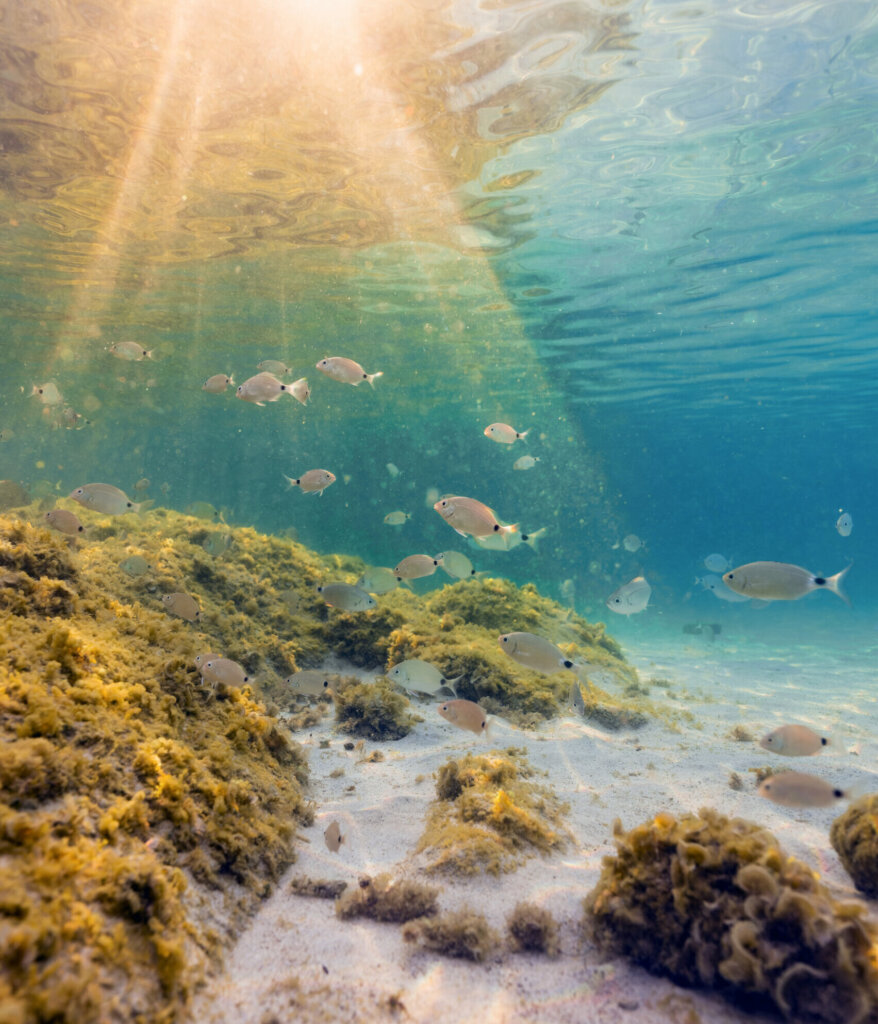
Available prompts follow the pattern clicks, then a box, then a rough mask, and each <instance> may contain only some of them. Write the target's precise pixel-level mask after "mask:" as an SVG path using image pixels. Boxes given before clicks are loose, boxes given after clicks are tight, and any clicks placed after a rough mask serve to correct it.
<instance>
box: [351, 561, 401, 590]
mask: <svg viewBox="0 0 878 1024" xmlns="http://www.w3.org/2000/svg"><path fill="white" fill-rule="evenodd" d="M357 586H358V587H360V589H361V590H365V591H367V592H368V593H370V594H389V593H390V591H391V590H396V588H397V587H398V586H399V580H398V579H397V578H396V576H394V574H393V569H386V568H384V566H371V567H370V568H368V569H367V570H366V571H365V572H364V573H363V575H362V576H361V577H360V578H359V579H358V580H357Z"/></svg>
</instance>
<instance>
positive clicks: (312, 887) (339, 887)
mask: <svg viewBox="0 0 878 1024" xmlns="http://www.w3.org/2000/svg"><path fill="white" fill-rule="evenodd" d="M347 887H348V884H347V882H342V881H341V880H340V879H336V878H333V879H326V878H309V877H308V876H307V875H296V877H295V878H293V879H292V881H291V882H290V892H294V893H295V894H296V895H297V896H314V897H316V898H317V899H321V900H336V899H338V897H339V896H341V894H342V893H343V892H344V891H345V889H347Z"/></svg>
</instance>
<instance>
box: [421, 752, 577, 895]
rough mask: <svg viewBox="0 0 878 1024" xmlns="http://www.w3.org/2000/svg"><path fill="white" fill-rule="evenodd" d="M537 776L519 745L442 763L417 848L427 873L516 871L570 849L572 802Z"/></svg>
mask: <svg viewBox="0 0 878 1024" xmlns="http://www.w3.org/2000/svg"><path fill="white" fill-rule="evenodd" d="M534 774H535V772H534V769H533V768H532V767H531V765H530V764H529V763H528V761H527V759H526V758H525V757H524V756H523V754H522V752H521V751H518V750H516V749H515V748H509V749H508V750H506V751H505V752H503V753H501V752H499V751H492V752H491V753H490V754H467V755H466V756H465V757H462V758H460V759H458V760H449V761H447V762H446V763H445V764H444V765H442V766H441V767H440V768H439V771H438V772H437V779H436V800H435V801H434V802H433V804H432V805H431V807H430V810H429V812H428V815H427V824H426V827H425V829H424V834H423V835H422V836H421V839H420V840H419V842H418V846H417V851H418V852H419V853H421V852H423V853H426V856H427V867H426V870H427V871H428V872H433V873H446V874H460V875H473V874H478V873H479V872H480V871H486V872H488V873H490V874H494V875H496V874H500V872H505V871H514V870H515V869H516V868H517V867H518V866H519V865H520V864H521V863H523V862H524V861H525V860H526V859H527V858H528V857H530V856H532V855H533V854H534V853H537V852H540V853H552V852H554V851H556V850H561V849H563V848H564V846H565V836H564V826H563V815H564V813H565V811H566V809H567V808H566V805H564V804H562V803H560V801H559V800H558V799H557V797H556V796H555V794H554V793H553V792H552V790H551V788H550V787H548V786H542V785H540V784H538V783H537V782H535V781H534V778H533V777H534Z"/></svg>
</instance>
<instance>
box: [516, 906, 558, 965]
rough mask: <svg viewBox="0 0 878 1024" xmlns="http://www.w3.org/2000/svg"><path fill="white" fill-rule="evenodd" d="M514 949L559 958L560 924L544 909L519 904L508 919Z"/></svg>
mask: <svg viewBox="0 0 878 1024" xmlns="http://www.w3.org/2000/svg"><path fill="white" fill-rule="evenodd" d="M506 928H507V931H508V932H509V939H510V942H511V943H512V948H513V949H516V950H519V951H520V952H522V953H545V954H546V955H547V956H557V955H558V953H559V951H560V948H561V946H560V942H559V940H558V922H557V921H556V920H555V918H554V917H553V916H552V915H551V913H550V912H549V911H548V910H546V909H545V908H544V907H538V906H537V905H536V904H535V903H517V904H516V905H515V907H514V908H513V910H512V912H511V913H510V914H509V917H508V918H507V919H506Z"/></svg>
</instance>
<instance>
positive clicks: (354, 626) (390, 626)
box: [322, 607, 404, 668]
mask: <svg viewBox="0 0 878 1024" xmlns="http://www.w3.org/2000/svg"><path fill="white" fill-rule="evenodd" d="M403 621H404V618H403V616H402V614H401V613H400V612H397V611H395V610H394V609H392V608H383V607H378V608H375V609H374V610H372V611H370V612H357V613H355V614H354V613H349V612H332V613H331V614H330V617H329V619H328V620H327V621H326V623H325V624H324V626H323V630H322V636H323V639H324V641H325V642H326V644H327V645H328V646H329V647H330V648H331V649H332V650H333V651H335V653H336V654H338V655H339V656H340V657H342V658H346V659H347V660H348V661H349V662H351V664H353V665H357V666H359V667H360V668H382V667H383V666H384V663H385V661H386V660H387V651H388V648H389V647H390V635H391V633H393V631H394V630H395V629H396V628H397V627H398V626H401V625H402V623H403Z"/></svg>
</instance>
